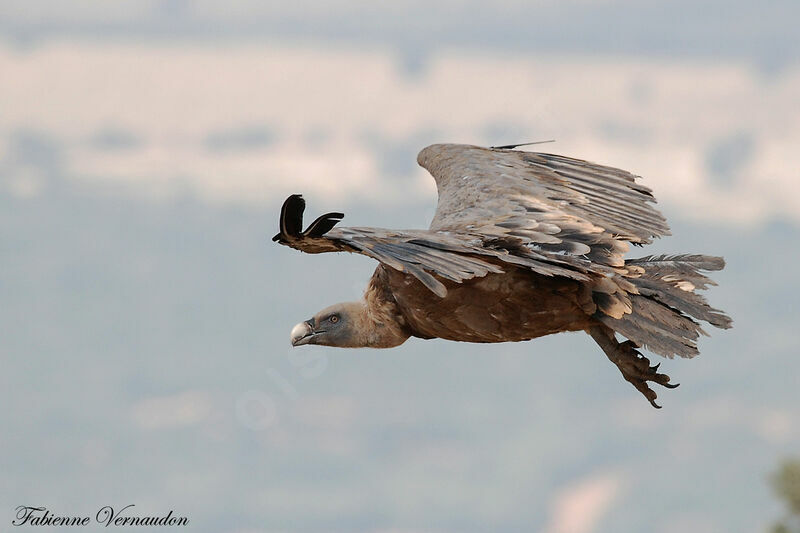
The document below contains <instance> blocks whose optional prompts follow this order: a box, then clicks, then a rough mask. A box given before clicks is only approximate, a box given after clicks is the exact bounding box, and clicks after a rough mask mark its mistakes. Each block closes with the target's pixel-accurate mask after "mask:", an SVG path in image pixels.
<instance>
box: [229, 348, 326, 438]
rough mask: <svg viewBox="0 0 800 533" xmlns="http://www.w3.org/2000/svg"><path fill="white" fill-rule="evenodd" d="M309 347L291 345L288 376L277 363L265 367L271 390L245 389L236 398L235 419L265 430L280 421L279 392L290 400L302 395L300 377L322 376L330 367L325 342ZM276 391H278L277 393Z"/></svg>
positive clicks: (257, 429)
mask: <svg viewBox="0 0 800 533" xmlns="http://www.w3.org/2000/svg"><path fill="white" fill-rule="evenodd" d="M311 348H312V349H308V348H300V349H297V348H289V349H288V350H287V352H286V360H287V361H288V362H289V365H290V366H291V372H290V373H289V375H288V377H287V375H285V374H284V373H281V371H280V370H278V369H277V368H275V367H269V368H267V370H266V376H267V380H268V381H269V384H270V387H269V392H268V391H265V390H260V389H255V390H249V391H246V392H243V393H241V394H240V395H239V397H238V398H237V399H236V405H235V411H236V419H237V420H238V421H239V422H240V423H241V424H242V425H243V426H245V427H246V428H248V429H251V430H253V431H263V430H266V429H268V428H270V427H273V426H275V425H277V424H278V423H279V421H280V420H279V419H280V417H279V413H278V402H276V400H275V397H276V396H278V395H279V396H282V397H283V399H284V400H288V401H290V402H295V401H297V399H298V397H299V395H300V394H299V392H298V388H297V386H296V383H297V381H299V380H302V381H309V380H313V379H316V378H318V377H320V376H322V375H323V374H324V373H325V371H326V370H327V369H328V366H329V364H330V357H329V356H328V353H327V352H328V349H327V348H325V347H322V346H313V347H311ZM276 393H277V394H276Z"/></svg>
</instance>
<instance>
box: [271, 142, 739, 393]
mask: <svg viewBox="0 0 800 533" xmlns="http://www.w3.org/2000/svg"><path fill="white" fill-rule="evenodd" d="M514 148H515V146H506V147H502V148H482V147H478V146H470V145H458V144H435V145H432V146H429V147H427V148H425V149H423V150H422V151H421V152H420V153H419V156H418V157H417V161H418V163H419V164H420V165H421V166H422V167H424V168H426V169H427V170H428V171H429V172H430V173H431V175H432V176H433V178H434V179H435V180H436V185H437V189H438V194H439V202H438V206H437V209H436V214H435V215H434V218H433V221H432V222H431V225H430V228H429V229H427V230H389V229H380V228H357V227H353V228H344V227H343V228H335V227H334V226H335V225H336V224H337V223H338V222H339V221H340V220H341V219H342V218H343V216H344V215H343V214H341V213H328V214H325V215H322V216H320V217H319V218H317V219H316V220H315V221H314V222H313V223H311V224H310V225H309V227H308V228H307V229H306V230H305V231H303V229H302V216H303V211H304V209H305V201H304V200H303V198H302V197H301V196H300V195H292V196H290V197H289V198H288V199H287V200H286V202H284V205H283V208H282V209H281V216H280V232H279V233H278V234H277V235H275V237H274V238H273V240H275V241H277V242H279V243H280V244H284V245H287V246H290V247H292V248H296V249H298V250H301V251H304V252H308V253H324V252H337V251H346V252H355V253H360V254H363V255H367V256H369V257H372V258H373V259H376V260H377V261H379V263H380V264H379V265H378V267H377V269H376V270H375V273H374V274H373V276H372V278H371V279H370V281H369V283H368V285H367V290H366V291H365V293H364V298H363V300H362V301H360V302H348V303H341V304H336V305H334V306H331V307H328V308H326V309H323V310H322V311H320V312H319V313H317V314H316V315H314V317H313V318H311V319H309V320H307V321H305V322H302V323H300V324H298V325H297V326H295V327H294V329H293V330H292V334H291V336H292V345H294V346H300V345H304V344H321V345H326V346H338V347H374V348H389V347H393V346H397V345H399V344H402V343H403V342H404V341H405V340H406V339H408V338H409V337H411V336H414V337H421V338H426V339H430V338H442V339H448V340H454V341H465V342H509V341H512V342H513V341H523V340H529V339H533V338H536V337H541V336H543V335H550V334H552V333H559V332H562V331H581V330H582V331H586V332H587V333H588V334H589V335H591V337H592V338H593V339H594V340H595V341H596V342H597V343H598V345H599V346H600V347H601V349H602V350H603V351H604V352H605V354H606V356H607V357H608V358H609V359H610V360H611V361H612V362H613V363H615V364H616V365H617V367H618V368H619V370H620V371H621V372H622V375H623V377H624V378H625V379H626V380H627V381H629V382H630V383H631V384H633V385H634V386H635V387H636V388H637V389H638V390H639V391H640V392H641V393H642V394H644V396H645V397H646V398H647V399H648V400H649V401H650V403H651V404H652V405H653V406H654V407H659V406H658V405H657V404H656V403H655V399H656V393H655V392H654V391H653V390H652V389H651V388H650V386H649V385H648V382H654V383H658V384H660V385H663V386H665V387H670V388H672V387H675V386H677V385H674V384H672V383H670V378H669V377H668V376H667V375H665V374H660V373H658V371H657V370H658V365H655V366H650V362H649V360H648V359H647V358H646V357H644V356H643V355H642V354H641V353H640V352H639V351H638V350H637V348H639V347H645V348H647V349H649V350H651V351H653V352H655V353H657V354H660V355H663V356H666V357H670V358H671V357H674V356H676V355H677V356H680V357H693V356H694V355H697V353H698V351H697V343H696V341H697V338H698V336H699V334H701V333H703V334H705V332H704V331H703V330H702V329H701V328H700V324H699V322H700V321H705V322H708V323H710V324H712V325H714V326H716V327H719V328H728V327H730V325H731V320H730V318H729V317H727V316H726V315H725V314H724V313H723V312H721V311H719V310H716V309H713V308H712V307H710V306H709V305H708V303H707V302H706V300H705V299H704V298H703V297H702V296H701V295H699V294H697V293H696V292H695V290H697V289H704V288H706V286H707V285H713V284H714V283H713V281H712V280H710V279H709V278H708V277H706V276H705V275H704V274H703V273H702V272H703V271H714V270H720V269H722V268H723V267H724V261H723V260H722V258H719V257H711V256H704V255H675V256H648V257H643V258H640V259H628V260H626V259H625V258H624V255H625V253H626V252H627V251H628V248H629V244H630V243H633V244H635V245H643V244H647V243H650V242H652V239H653V238H656V237H660V236H663V235H668V234H669V228H668V226H667V223H666V220H665V219H664V217H663V216H662V215H661V213H659V212H658V211H657V210H656V209H655V208H653V207H652V205H651V204H652V203H654V202H655V199H654V198H653V195H652V193H651V191H650V189H648V188H647V187H645V186H643V185H641V184H639V183H637V182H636V178H637V177H636V176H634V175H632V174H630V173H629V172H626V171H623V170H619V169H616V168H611V167H606V166H602V165H597V164H594V163H590V162H587V161H582V160H579V159H573V158H568V157H564V156H560V155H553V154H544V153H534V152H524V151H518V150H514ZM616 334H620V335H621V336H623V337H625V338H626V339H627V340H626V341H623V342H619V341H618V340H617V336H616Z"/></svg>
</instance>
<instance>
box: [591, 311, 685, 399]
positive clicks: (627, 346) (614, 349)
mask: <svg viewBox="0 0 800 533" xmlns="http://www.w3.org/2000/svg"><path fill="white" fill-rule="evenodd" d="M586 331H587V332H588V333H589V335H591V336H592V338H593V339H594V340H595V342H597V344H599V345H600V348H602V349H603V351H604V352H605V354H606V356H607V357H608V358H609V359H610V360H611V362H612V363H614V364H615V365H617V368H619V371H620V372H622V377H624V378H625V380H626V381H627V382H628V383H630V384H631V385H633V386H634V387H636V390H638V391H639V392H641V393H642V394H643V395H644V397H645V398H647V401H649V402H650V404H651V405H652V406H653V407H655V408H656V409H661V406H660V405H658V404H657V403H656V401H655V400H656V393H655V391H654V390H653V389H651V388H650V386H649V385H648V384H647V382H648V381H652V382H653V383H658V384H659V385H661V386H663V387H667V388H669V389H674V388H675V387H677V386H678V384H677V383H670V382H669V376H668V375H666V374H659V373H658V367H659V365H660V364H661V363H659V364H657V365H653V366H650V360H649V359H648V358H647V357H645V356H643V355H642V354H641V353H640V352H639V350H637V349H636V348H638V346H636V344H635V343H633V342H632V341H625V342H617V339H616V337H615V335H614V330H612V329H611V328H609V327H607V326H593V327H591V328H589V329H588V330H586Z"/></svg>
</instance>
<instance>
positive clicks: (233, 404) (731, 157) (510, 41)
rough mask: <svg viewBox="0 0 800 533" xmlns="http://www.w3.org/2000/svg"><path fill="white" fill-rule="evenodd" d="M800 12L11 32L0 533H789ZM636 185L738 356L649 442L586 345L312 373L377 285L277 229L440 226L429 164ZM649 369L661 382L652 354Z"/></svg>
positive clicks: (274, 21) (134, 20)
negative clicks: (61, 528)
mask: <svg viewBox="0 0 800 533" xmlns="http://www.w3.org/2000/svg"><path fill="white" fill-rule="evenodd" d="M798 15H800V9H799V8H798V7H797V6H796V4H795V3H793V2H788V1H787V2H781V1H777V2H772V3H771V4H770V6H769V7H766V8H765V7H763V6H762V7H758V8H756V7H755V6H752V5H750V4H748V3H745V2H738V1H737V2H715V1H712V2H705V3H702V4H700V5H698V3H693V2H683V1H679V2H670V3H665V2H655V1H645V2H632V1H614V0H607V1H604V0H583V1H581V0H578V1H570V2H555V1H549V0H543V1H539V2H516V1H511V0H509V1H504V2H499V3H492V4H491V5H490V4H487V3H485V2H439V3H434V4H431V3H427V2H405V3H395V4H391V5H385V6H384V5H376V4H374V3H368V2H355V1H352V0H337V1H335V2H326V3H322V2H294V3H292V4H291V5H287V4H286V3H272V2H255V1H249V0H242V1H235V2H230V3H226V5H225V6H224V7H223V6H222V5H221V4H219V3H215V2H204V1H198V2H187V1H145V2H117V3H114V4H113V5H112V4H98V3H94V2H82V1H70V2H13V1H12V2H4V3H3V4H2V5H0V265H2V268H0V301H2V302H3V303H2V305H0V339H2V341H0V356H1V357H2V362H3V363H2V365H3V372H2V373H0V390H2V392H0V400H2V404H3V405H4V406H6V407H4V408H3V409H2V410H0V424H2V426H3V427H5V428H9V430H8V431H4V432H3V434H2V435H0V470H2V471H3V472H5V473H6V475H4V476H2V478H0V521H4V520H5V521H9V522H10V521H12V520H13V519H14V516H15V515H14V513H15V511H14V509H15V508H16V507H17V506H18V505H46V506H47V507H48V508H49V509H50V510H51V511H52V512H55V513H57V514H70V515H71V514H82V515H83V514H86V515H92V516H94V513H96V512H97V510H98V509H99V508H100V507H102V506H103V505H113V506H116V507H123V506H125V505H128V504H134V505H135V509H137V512H139V513H140V514H159V513H160V514H165V513H166V512H167V511H169V510H174V512H175V513H176V514H181V515H186V516H188V517H189V519H190V523H191V526H192V528H193V530H196V531H209V532H231V533H233V532H236V533H244V532H248V533H254V532H261V533H263V532H270V533H271V532H279V531H308V532H316V531H325V532H327V531H342V532H345V531H358V532H361V531H363V532H404V533H409V532H436V533H439V532H465V531H466V532H469V531H487V530H491V531H542V532H546V533H592V532H600V531H617V532H622V533H625V532H635V531H642V530H648V531H655V532H657V533H668V532H673V531H674V532H677V531H687V530H689V531H693V532H723V531H724V532H726V533H727V532H738V531H741V532H745V531H765V530H766V529H767V528H768V527H769V525H770V523H771V522H772V521H774V520H776V519H777V518H779V517H780V516H781V513H782V509H781V508H780V506H779V504H778V502H777V501H776V500H775V498H774V497H773V496H772V495H771V494H770V489H769V486H768V483H767V476H768V475H769V473H770V472H771V471H772V470H774V469H775V468H776V467H777V464H778V462H779V461H780V460H781V459H782V458H785V457H789V456H792V455H795V456H796V455H797V453H798V445H800V407H799V406H800V395H799V394H798V392H797V389H796V385H795V383H794V381H795V379H794V376H796V375H797V374H798V371H800V363H798V358H797V353H798V348H800V343H798V340H797V335H796V325H797V323H798V320H800V314H799V313H798V310H797V306H796V301H797V300H798V298H800V284H799V283H798V281H797V277H796V275H795V273H794V267H793V265H796V264H797V261H798V259H800V255H798V245H800V215H798V213H800V185H798V183H800V182H799V181H798V170H797V169H798V168H800V155H799V153H798V151H797V149H796V147H797V146H798V145H800V105H798V103H799V102H798V95H800V37H798V33H797V32H796V29H795V28H794V24H793V21H794V20H797V17H798ZM549 139H555V140H556V142H555V143H552V144H548V145H544V146H543V147H539V149H542V150H543V151H548V152H554V153H560V154H564V155H570V156H574V157H579V158H583V159H588V160H591V161H596V162H598V163H603V164H608V165H612V166H617V167H620V168H624V169H626V170H630V171H632V172H634V173H636V174H638V175H641V176H643V178H642V182H643V183H644V184H645V185H647V186H649V187H650V188H652V189H653V190H654V194H655V195H656V197H657V198H658V200H659V207H660V209H661V210H662V211H663V212H664V214H665V215H666V216H667V218H668V219H669V221H670V224H671V227H672V230H673V236H672V237H669V238H667V239H663V240H661V241H659V242H657V243H655V244H654V245H653V246H651V247H648V248H645V249H644V250H635V251H634V252H635V253H638V254H640V255H645V254H649V253H668V252H669V253H676V252H703V253H709V254H714V255H723V256H725V257H726V260H727V267H726V269H725V270H724V271H722V272H720V273H718V274H716V275H715V276H714V277H715V279H716V280H717V281H718V282H719V286H717V287H713V288H712V290H711V291H710V293H709V298H710V300H711V302H712V303H713V304H715V305H716V306H718V307H721V308H722V309H725V310H726V311H727V312H729V314H731V316H732V317H733V319H734V329H732V330H729V331H725V332H720V331H713V332H710V333H711V337H710V338H705V339H703V340H701V343H700V350H701V355H700V356H699V357H698V358H696V359H693V360H670V361H663V363H664V365H663V367H662V368H664V369H665V370H666V371H667V373H669V374H670V376H673V380H674V381H678V382H680V383H681V384H682V385H681V387H680V388H678V389H677V390H674V391H666V390H665V391H664V392H663V393H659V399H660V400H661V403H662V404H663V405H664V409H662V410H661V411H658V412H656V411H654V410H653V409H652V408H651V407H650V406H649V405H648V404H647V403H646V401H644V399H642V398H641V397H640V395H639V394H638V393H637V392H636V391H635V390H634V389H633V388H632V387H630V386H629V385H628V384H626V383H624V381H623V380H622V379H620V376H619V374H618V372H617V371H616V370H615V369H614V368H613V366H611V365H610V364H609V363H608V361H607V360H606V359H605V357H604V356H603V355H602V352H600V351H599V349H598V348H597V347H596V346H594V345H593V343H592V342H591V341H590V340H589V337H588V336H586V335H584V334H561V335H557V336H551V337H547V338H542V339H537V340H534V341H531V342H526V343H514V344H500V345H488V346H487V345H469V344H462V343H452V342H446V341H441V340H431V341H423V340H419V339H412V340H410V341H408V342H407V343H406V344H404V345H403V346H401V347H398V348H395V349H392V350H387V351H375V350H365V349H362V350H334V349H327V348H322V347H305V348H303V349H294V350H293V349H291V348H290V347H289V342H288V338H289V331H290V330H291V327H292V326H293V325H294V324H295V323H296V322H299V321H301V320H303V319H306V318H308V317H309V316H311V315H312V314H313V313H315V312H316V311H317V310H319V309H321V308H323V307H326V306H327V305H329V304H331V303H334V302H336V301H341V300H347V299H355V298H358V297H359V295H360V293H361V292H362V291H363V288H364V286H365V284H366V280H367V279H368V277H369V275H370V274H371V272H372V270H373V269H374V264H372V263H371V262H370V261H369V260H368V259H366V258H364V257H353V256H349V255H332V254H325V255H320V256H308V255H303V254H300V253H299V252H296V251H293V250H289V249H287V248H283V247H279V246H277V245H275V244H274V243H272V242H270V240H269V239H270V237H271V236H272V235H273V234H274V233H275V231H276V229H277V214H278V211H279V208H280V204H281V202H282V201H283V199H284V198H285V197H286V196H287V195H288V194H292V193H302V194H303V195H304V197H305V198H306V200H307V202H308V215H307V216H309V217H310V216H316V214H318V213H320V212H325V211H331V210H337V211H343V212H345V214H346V218H345V220H344V223H343V224H346V225H355V226H363V225H375V226H383V227H402V228H424V227H427V225H428V223H429V221H430V219H431V218H432V216H433V213H434V209H435V205H436V189H435V185H434V183H433V180H432V179H431V178H430V177H429V176H428V175H427V174H426V173H425V171H424V170H423V169H421V168H419V167H418V166H417V165H416V153H417V152H418V151H419V150H420V149H421V148H423V147H424V146H426V145H427V144H430V143H433V142H465V143H474V144H479V145H502V144H509V143H515V142H525V141H536V140H549ZM654 357H655V356H654Z"/></svg>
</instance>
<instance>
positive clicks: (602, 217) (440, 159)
mask: <svg viewBox="0 0 800 533" xmlns="http://www.w3.org/2000/svg"><path fill="white" fill-rule="evenodd" d="M417 162H418V163H419V164H420V165H421V166H422V167H424V168H426V169H427V170H428V171H429V172H430V173H431V175H432V176H433V178H434V179H435V180H436V185H437V188H438V191H439V204H438V207H437V209H436V214H435V216H434V218H433V221H432V222H431V226H430V229H431V230H432V231H437V232H444V231H447V232H463V233H471V234H474V235H480V236H481V238H482V239H483V240H484V242H487V243H495V244H494V246H507V247H514V248H516V249H517V253H518V254H522V255H524V254H526V253H528V251H535V252H538V253H540V254H541V255H543V256H545V257H546V258H553V257H561V258H562V259H564V258H566V257H572V258H575V259H576V260H577V261H578V262H579V263H580V266H581V268H584V269H586V270H587V271H598V269H600V270H602V269H603V268H602V267H604V266H605V267H611V268H616V269H620V268H622V267H624V264H625V263H624V259H623V255H624V253H625V252H626V251H627V250H628V245H627V242H632V243H635V244H644V243H649V242H651V240H652V238H653V237H659V236H662V235H668V234H669V227H668V226H667V223H666V220H665V219H664V217H663V216H662V215H661V213H659V212H658V211H657V210H656V209H655V208H653V207H652V205H651V203H654V202H655V199H654V198H653V195H652V193H651V191H650V189H648V188H647V187H645V186H643V185H640V184H638V183H636V176H634V175H633V174H631V173H629V172H626V171H624V170H619V169H616V168H611V167H606V166H602V165H596V164H594V163H589V162H587V161H582V160H579V159H572V158H568V157H563V156H559V155H552V154H542V153H533V152H523V151H514V150H508V149H502V148H500V149H491V148H481V147H478V146H469V145H459V144H435V145H432V146H428V147H427V148H425V149H424V150H422V151H421V152H420V153H419V156H418V157H417ZM626 241H627V242H626ZM490 245H491V244H490ZM586 261H588V263H587V262H586Z"/></svg>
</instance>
